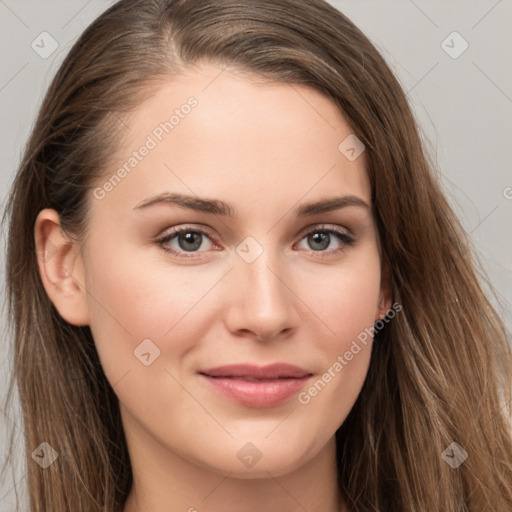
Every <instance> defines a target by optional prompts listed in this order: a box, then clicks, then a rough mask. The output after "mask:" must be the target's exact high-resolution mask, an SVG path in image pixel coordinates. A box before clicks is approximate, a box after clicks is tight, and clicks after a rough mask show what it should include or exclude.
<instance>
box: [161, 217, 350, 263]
mask: <svg viewBox="0 0 512 512" xmlns="http://www.w3.org/2000/svg"><path fill="white" fill-rule="evenodd" d="M189 232H191V233H198V234H201V235H205V236H206V237H208V238H210V240H211V236H210V235H209V234H208V233H207V232H206V231H204V230H202V229H198V228H193V227H191V226H190V227H189V226H185V227H182V228H177V229H174V230H173V231H171V232H170V233H167V234H166V235H165V236H163V237H161V238H159V239H158V240H156V244H157V245H158V246H159V247H160V248H161V249H162V250H163V251H164V252H166V253H170V254H173V255H174V256H177V257H179V258H199V257H200V256H196V254H201V252H202V251H201V252H195V253H194V252H192V253H186V252H181V251H176V250H175V249H171V248H169V246H168V245H166V244H167V243H168V242H170V241H171V240H172V239H173V238H174V237H175V236H176V235H180V234H181V233H189ZM313 233H329V234H330V235H334V236H335V237H337V238H338V240H340V241H341V242H343V244H344V245H348V246H352V245H354V244H355V242H356V240H355V239H354V238H353V237H351V236H349V235H347V234H346V233H345V232H343V231H340V230H337V229H335V228H332V227H325V226H322V225H318V226H314V228H313V229H310V230H309V231H307V232H305V233H303V234H302V237H301V239H300V240H303V239H304V238H306V237H307V236H309V235H311V234H313ZM212 242H213V240H212ZM343 249H344V246H343V245H342V246H341V247H339V248H338V249H331V250H330V251H312V252H315V253H318V254H319V257H320V258H326V257H329V256H333V255H335V254H339V253H340V252H342V251H343ZM183 254H186V256H183Z"/></svg>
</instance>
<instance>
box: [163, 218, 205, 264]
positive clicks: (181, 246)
mask: <svg viewBox="0 0 512 512" xmlns="http://www.w3.org/2000/svg"><path fill="white" fill-rule="evenodd" d="M204 237H207V238H208V239H209V240H210V242H211V239H210V237H209V236H208V233H206V231H204V230H202V229H198V228H191V227H186V226H185V227H182V228H178V229H173V230H172V231H171V232H170V233H168V234H166V235H165V236H164V237H162V238H160V239H158V240H157V242H156V243H157V244H158V245H159V246H160V247H161V248H162V249H163V250H164V251H165V252H168V253H171V254H174V255H175V256H179V257H182V258H196V257H197V256H195V255H194V254H193V253H194V252H197V250H198V249H200V248H201V247H202V246H203V241H204ZM174 239H176V243H177V245H178V248H177V249H176V248H175V247H172V246H170V245H169V242H171V241H173V240H174ZM187 252H192V254H184V253H187ZM201 252H202V251H201Z"/></svg>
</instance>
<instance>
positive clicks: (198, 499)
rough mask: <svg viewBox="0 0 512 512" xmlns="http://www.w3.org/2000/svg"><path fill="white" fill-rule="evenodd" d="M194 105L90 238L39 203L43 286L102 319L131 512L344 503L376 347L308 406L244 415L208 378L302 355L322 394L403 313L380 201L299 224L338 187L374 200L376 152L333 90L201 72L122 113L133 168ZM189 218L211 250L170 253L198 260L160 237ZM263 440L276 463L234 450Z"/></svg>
mask: <svg viewBox="0 0 512 512" xmlns="http://www.w3.org/2000/svg"><path fill="white" fill-rule="evenodd" d="M191 96H194V97H195V98H196V99H197V101H198V105H197V106H196V107H195V108H194V109H192V110H191V112H190V113H189V114H188V115H187V116H185V117H184V118H183V119H180V122H179V125H177V126H176V127H175V129H174V130H173V131H172V132H170V133H169V134H167V135H165V136H164V138H163V140H162V141H161V142H160V143H159V144H158V145H157V147H156V148H154V149H153V150H151V152H150V153H149V154H148V155H147V156H146V157H145V158H144V159H143V160H142V161H141V162H140V163H139V164H138V165H137V167H136V168H134V169H133V170H132V171H131V172H130V173H129V174H128V175H127V176H126V177H125V178H124V179H123V180H122V181H121V182H120V183H119V184H117V185H116V186H115V187H114V188H113V190H111V191H110V192H108V193H107V194H106V195H105V197H104V198H103V199H96V198H94V197H93V196H92V195H91V198H90V200H91V212H90V219H89V232H88V237H87V239H86V241H84V242H82V243H81V244H79V243H78V242H75V241H73V240H71V239H70V238H68V237H66V235H65V234H64V233H63V232H62V230H61V229H60V228H59V217H58V214H57V213H56V212H55V211H54V210H50V209H46V210H43V211H41V212H40V214H39V216H38V218H37V222H36V225H35V237H36V242H37V250H38V251H39V252H44V251H45V249H48V247H51V249H52V251H53V253H52V254H53V256H52V257H51V258H47V259H46V261H45V260H43V259H40V260H39V266H40V273H41V278H42V281H43V284H44V287H45V289H46V292H47V294H48V296H49V298H50V299H51V301H52V302H53V304H54V305H55V307H56V308H57V310H58V311H59V313H60V315H61V316H62V317H63V318H64V319H65V320H67V321H68V322H69V323H71V324H74V325H89V326H90V327H91V330H92V333H93V336H94V340H95V343H96V346H97V349H98V353H99V355H100V359H101V362H102V365H103V368H104V371H105V374H106V376H107V378H108V380H109V381H110V383H111V384H112V386H113V388H114V390H115V393H116V394H117V396H118V398H119V402H120V408H121V414H122V419H123V425H124V430H125V433H126V437H127V442H128V448H129V452H130V457H131V461H132V466H133V473H134V487H133V489H132V492H131V493H130V496H129V499H128V501H127V504H126V507H125V512H133V511H136V510H138V511H152V512H154V511H156V512H159V511H162V512H163V511H166V512H168V511H169V510H171V511H187V510H188V511H193V510H197V511H199V512H202V511H213V510H222V511H223V512H232V511H235V510H236V511H240V510H243V511H244V512H253V511H254V512H256V511H258V512H261V511H265V512H277V511H279V512H282V511H283V510H285V511H295V510H304V509H305V510H311V511H313V510H322V511H328V512H329V511H330V512H334V511H343V510H347V509H346V507H345V505H344V501H343V498H342V496H341V495H340V493H339V491H338V489H337V485H336V456H335V437H334V435H335V432H336V430H337V429H338V428H339V426H340V425H341V424H342V423H343V421H344V419H345V418H346V417H347V415H348V413H349V412H350V410H351V408H352V406H353V405H354V402H355V401H356V399H357V396H358V394H359V392H360V390H361V387H362V385H363V382H364V380H365V377H366V374H367V370H368V365H369V360H370V354H371V345H372V341H371V339H370V340H369V342H368V344H367V345H366V346H364V345H362V350H361V351H360V352H358V353H357V355H355V356H354V357H353V359H352V360H351V361H350V362H349V363H348V364H347V365H346V366H345V367H344V368H343V370H342V371H341V372H338V373H337V374H336V376H335V377H334V378H332V380H331V382H329V383H328V384H327V385H326V386H325V387H324V388H323V389H322V390H321V392H319V393H318V394H317V395H316V396H314V397H312V398H311V400H310V401H309V403H307V404H301V403H299V401H298V399H297V396H293V397H292V398H290V399H288V400H286V401H285V402H283V403H281V404H279V405H277V406H274V407H267V408H251V407H247V406H243V405H240V404H238V403H235V402H233V401H231V400H229V399H227V398H225V397H224V396H221V395H218V394H216V393H214V392H213V391H212V390H211V389H210V388H209V387H208V386H207V385H206V384H205V383H204V382H203V381H202V379H201V378H200V377H199V376H198V374H197V371H198V370H199V369H201V368H203V369H204V368H207V367H214V366H221V365H224V364H231V363H252V364H256V365H265V364H269V363H273V362H288V363H291V364H295V365H298V366H301V367H303V368H305V369H307V370H308V371H310V372H312V373H313V374H314V376H313V377H312V378H311V380H310V381H308V384H307V385H306V388H305V389H306V390H307V389H308V388H309V386H311V385H312V384H313V383H314V382H315V381H316V380H317V379H318V378H320V377H321V376H322V375H323V374H324V373H325V372H326V371H327V369H328V368H329V367H332V365H333V363H334V362H335V361H336V360H337V357H338V356H339V355H343V354H344V353H345V352H346V351H347V350H349V348H350V346H351V343H352V342H353V340H355V339H356V338H357V336H358V334H360V333H361V332H362V331H364V329H365V328H370V327H371V326H373V324H374V322H375V321H376V320H378V319H379V318H381V317H382V316H383V315H384V314H385V313H386V312H387V311H388V309H389V308H390V305H391V298H390V291H389V279H388V277H387V275H388V274H387V267H385V266H383V265H381V257H380V247H379V240H378V233H377V230H376V226H375V220H374V216H373V214H372V210H371V208H369V209H366V208H361V207H358V206H348V207H345V208H342V209H338V210H334V211H331V212H326V213H321V214H316V215H315V216H313V217H310V218H298V217H297V216H296V214H295V209H296V208H297V207H298V206H300V205H302V204H304V203H306V202H310V201H316V200H321V199H326V198H331V197H334V196H341V195H354V196H357V197H358V198H361V199H362V200H364V201H365V202H367V203H368V204H371V189H370V183H369V179H368V175H367V171H366V168H365V165H366V163H365V154H364V153H363V154H362V155H361V156H360V157H359V158H357V159H356V160H354V161H349V160H348V159H347V158H346V157H345V156H344V155H343V154H342V153H341V152H340V151H339V150H338V145H339V144H340V142H341V141H342V140H344V139H345V137H347V136H348V135H349V134H351V133H352V130H351V128H350V126H349V125H348V124H347V122H346V121H345V119H344V118H343V116H342V114H341V113H340V111H339V110H338V109H337V108H336V106H335V105H334V104H333V103H332V102H331V101H330V100H329V99H328V98H327V97H325V96H323V95H322V94H320V93H319V92H316V91H315V90H313V89H310V88H308V87H305V86H298V85H293V86H291V85H287V84H270V83H267V84H264V83H263V82H261V81H256V80H254V79H251V77H250V76H249V75H247V74H243V73H242V72H240V71H237V70H236V69H225V70H224V71H222V68H219V67H216V66H213V65H210V64H206V63H203V64H201V65H197V66H194V67H188V68H187V69H186V70H185V71H184V72H183V73H181V74H180V75H179V76H178V77H174V78H172V79H169V81H168V82H167V83H165V84H163V85H162V86H161V87H159V88H158V90H157V91H156V93H155V95H153V96H152V97H151V98H150V99H149V100H147V101H146V102H144V103H143V104H142V105H141V106H140V107H139V108H138V109H137V110H136V111H135V112H134V113H133V114H132V115H130V116H128V117H126V118H125V119H124V120H123V121H124V122H125V123H126V125H127V126H128V127H129V129H127V130H126V134H125V138H124V140H123V142H122V149H121V150H120V151H119V152H118V154H117V155H116V162H117V164H118V166H121V165H122V164H123V163H124V162H126V160H127V159H128V158H129V157H130V155H131V153H132V151H133V150H135V149H137V148H139V147H140V146H141V145H142V144H143V143H144V141H145V140H146V137H147V136H148V134H151V133H152V130H153V129H154V128H155V126H157V125H158V124H159V123H160V122H162V121H164V120H166V119H168V117H169V115H170V113H172V110H174V109H175V108H179V107H180V106H181V105H183V104H184V103H185V102H186V101H187V98H189V97H191ZM116 169H117V167H116V166H115V165H114V166H113V167H112V169H109V170H108V173H106V176H107V178H108V177H109V176H111V175H112V174H113V173H114V172H115V170H116ZM102 183H104V182H102ZM102 183H100V186H101V185H102ZM164 191H168V192H177V193H183V194H190V195H197V196H199V197H204V198H209V199H213V198H215V199H220V200H223V201H225V202H228V203H230V204H231V205H232V206H233V208H234V209H235V210H236V211H237V213H238V216H237V217H236V218H233V219H229V218H224V217H222V216H220V215H213V214H210V213H205V212H194V211H192V210H188V209H186V208H183V207H180V206H176V205H169V204H158V205H155V206H151V207H148V208H145V209H139V210H137V209H134V207H135V206H137V205H138V204H140V203H141V202H142V201H143V200H145V199H146V198H148V197H150V196H154V195H156V194H160V193H162V192H164ZM189 224H191V225H192V226H191V230H192V231H193V230H194V228H195V229H198V228H207V229H208V231H207V232H208V233H209V234H207V235H205V236H203V237H202V238H201V237H200V240H202V243H201V246H200V248H199V249H192V250H190V242H189V245H186V243H185V244H183V243H182V244H181V245H180V244H179V243H178V239H177V237H175V238H174V240H173V241H169V242H167V246H171V247H173V248H174V249H175V250H178V251H181V254H185V256H186V255H187V254H191V253H193V254H194V255H195V256H196V258H186V257H180V256H175V255H172V254H169V253H166V252H165V251H164V250H163V248H162V247H161V246H159V245H158V243H156V242H155V240H156V239H157V238H160V237H161V236H163V235H165V234H166V233H167V232H168V231H169V228H172V227H174V226H184V225H187V226H188V225H189ZM316 226H319V227H318V229H316V230H315V232H318V231H320V233H322V230H321V227H322V226H324V227H325V226H327V227H334V228H338V229H339V230H340V231H342V232H345V233H346V232H349V233H351V234H352V235H353V236H354V238H355V239H356V243H355V244H354V245H348V244H345V243H344V242H343V241H340V240H338V239H337V238H336V237H335V236H334V235H327V236H328V237H329V236H330V241H328V243H327V242H326V245H325V246H324V247H326V248H320V249H318V247H319V245H321V244H318V243H316V244H315V242H314V241H313V240H311V237H309V238H308V236H307V235H306V233H304V232H305V231H307V227H310V228H314V227H316ZM248 236H251V237H253V238H254V239H255V240H256V241H257V243H258V244H259V245H260V247H261V248H262V249H263V252H262V254H261V255H260V256H259V257H258V258H257V259H255V260H254V261H252V262H251V263H248V262H247V261H245V260H244V259H243V258H242V257H241V256H239V254H238V253H237V252H236V249H237V247H238V246H239V245H240V244H241V242H242V241H244V239H245V238H246V237H248ZM317 237H318V235H317ZM187 248H188V249H189V251H188V252H187ZM338 248H341V249H342V250H341V251H340V252H338V253H334V252H333V251H334V250H336V249H338ZM315 249H316V250H315ZM251 250H253V249H251ZM194 251H195V252H194ZM322 254H324V255H325V257H324V258H321V255H322ZM144 339H150V340H152V342H153V343H154V344H155V345H156V346H157V347H158V349H159V350H160V356H159V357H158V358H156V359H155V360H154V361H153V362H152V363H151V364H150V365H149V366H145V365H144V364H142V363H141V361H140V360H139V359H138V358H137V357H135V356H134V350H135V349H136V348H137V347H138V346H139V344H140V343H141V342H142V340H144ZM249 442H250V443H252V444H253V445H254V446H255V447H257V449H258V450H259V453H260V454H261V458H260V460H259V461H258V462H257V463H256V464H254V465H253V466H252V467H247V466H246V465H244V464H243V463H242V462H241V460H240V459H239V458H238V457H237V453H238V452H239V450H240V449H241V448H242V447H244V446H245V445H246V444H247V443H249Z"/></svg>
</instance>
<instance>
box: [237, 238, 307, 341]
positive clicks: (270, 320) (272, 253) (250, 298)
mask: <svg viewBox="0 0 512 512" xmlns="http://www.w3.org/2000/svg"><path fill="white" fill-rule="evenodd" d="M270 238H271V237H268V239H270ZM237 254H238V257H237V259H236V263H235V272H234V275H233V277H232V279H233V280H234V281H233V282H234V286H235V288H236V291H235V292H234V293H233V295H232V301H231V305H230V309H231V316H230V318H231V328H232V329H235V330H240V329H242V330H250V331H252V332H253V333H255V334H256V335H257V336H258V337H260V338H263V337H273V336H277V335H278V334H279V333H280V332H281V331H282V330H284V329H288V328H291V327H293V326H294V325H295V321H296V319H297V315H296V311H295V305H294V295H293V293H292V292H291V291H290V290H289V289H288V286H290V285H289V284H288V283H287V278H286V275H284V271H283V269H284V265H282V257H281V256H280V254H279V253H278V251H277V250H274V248H271V247H270V244H269V243H266V244H265V246H264V243H263V242H261V243H260V242H258V241H256V240H255V239H251V237H247V239H245V240H244V241H243V242H242V243H241V244H240V245H239V246H238V247H237Z"/></svg>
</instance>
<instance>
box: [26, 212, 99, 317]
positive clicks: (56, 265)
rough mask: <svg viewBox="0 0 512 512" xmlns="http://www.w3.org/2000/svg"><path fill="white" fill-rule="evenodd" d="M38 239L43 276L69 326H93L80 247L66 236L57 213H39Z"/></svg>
mask: <svg viewBox="0 0 512 512" xmlns="http://www.w3.org/2000/svg"><path fill="white" fill-rule="evenodd" d="M34 237H35V244H36V254H37V262H38V267H39V273H40V275H41V280H42V282H43V286H44V289H45V290H46V293H47V295H48V297H49V299H50V300H51V302H52V303H53V305H54V306H55V308H56V309H57V311H58V312H59V314H60V316H61V317H62V318H63V319H64V320H66V321H67V322H68V323H70V324H73V325H78V326H80V325H89V312H88V308H87V300H86V299H87V292H86V290H85V286H84V267H83V262H82V257H81V255H80V247H79V245H78V243H77V242H75V241H73V240H71V239H70V238H69V237H68V236H66V235H65V234H64V233H63V231H62V229H61V225H60V219H59V214H58V213H57V212H56V211H55V210H52V209H49V208H45V209H44V210H41V211H40V212H39V214H38V216H37V219H36V222H35V227H34Z"/></svg>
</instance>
